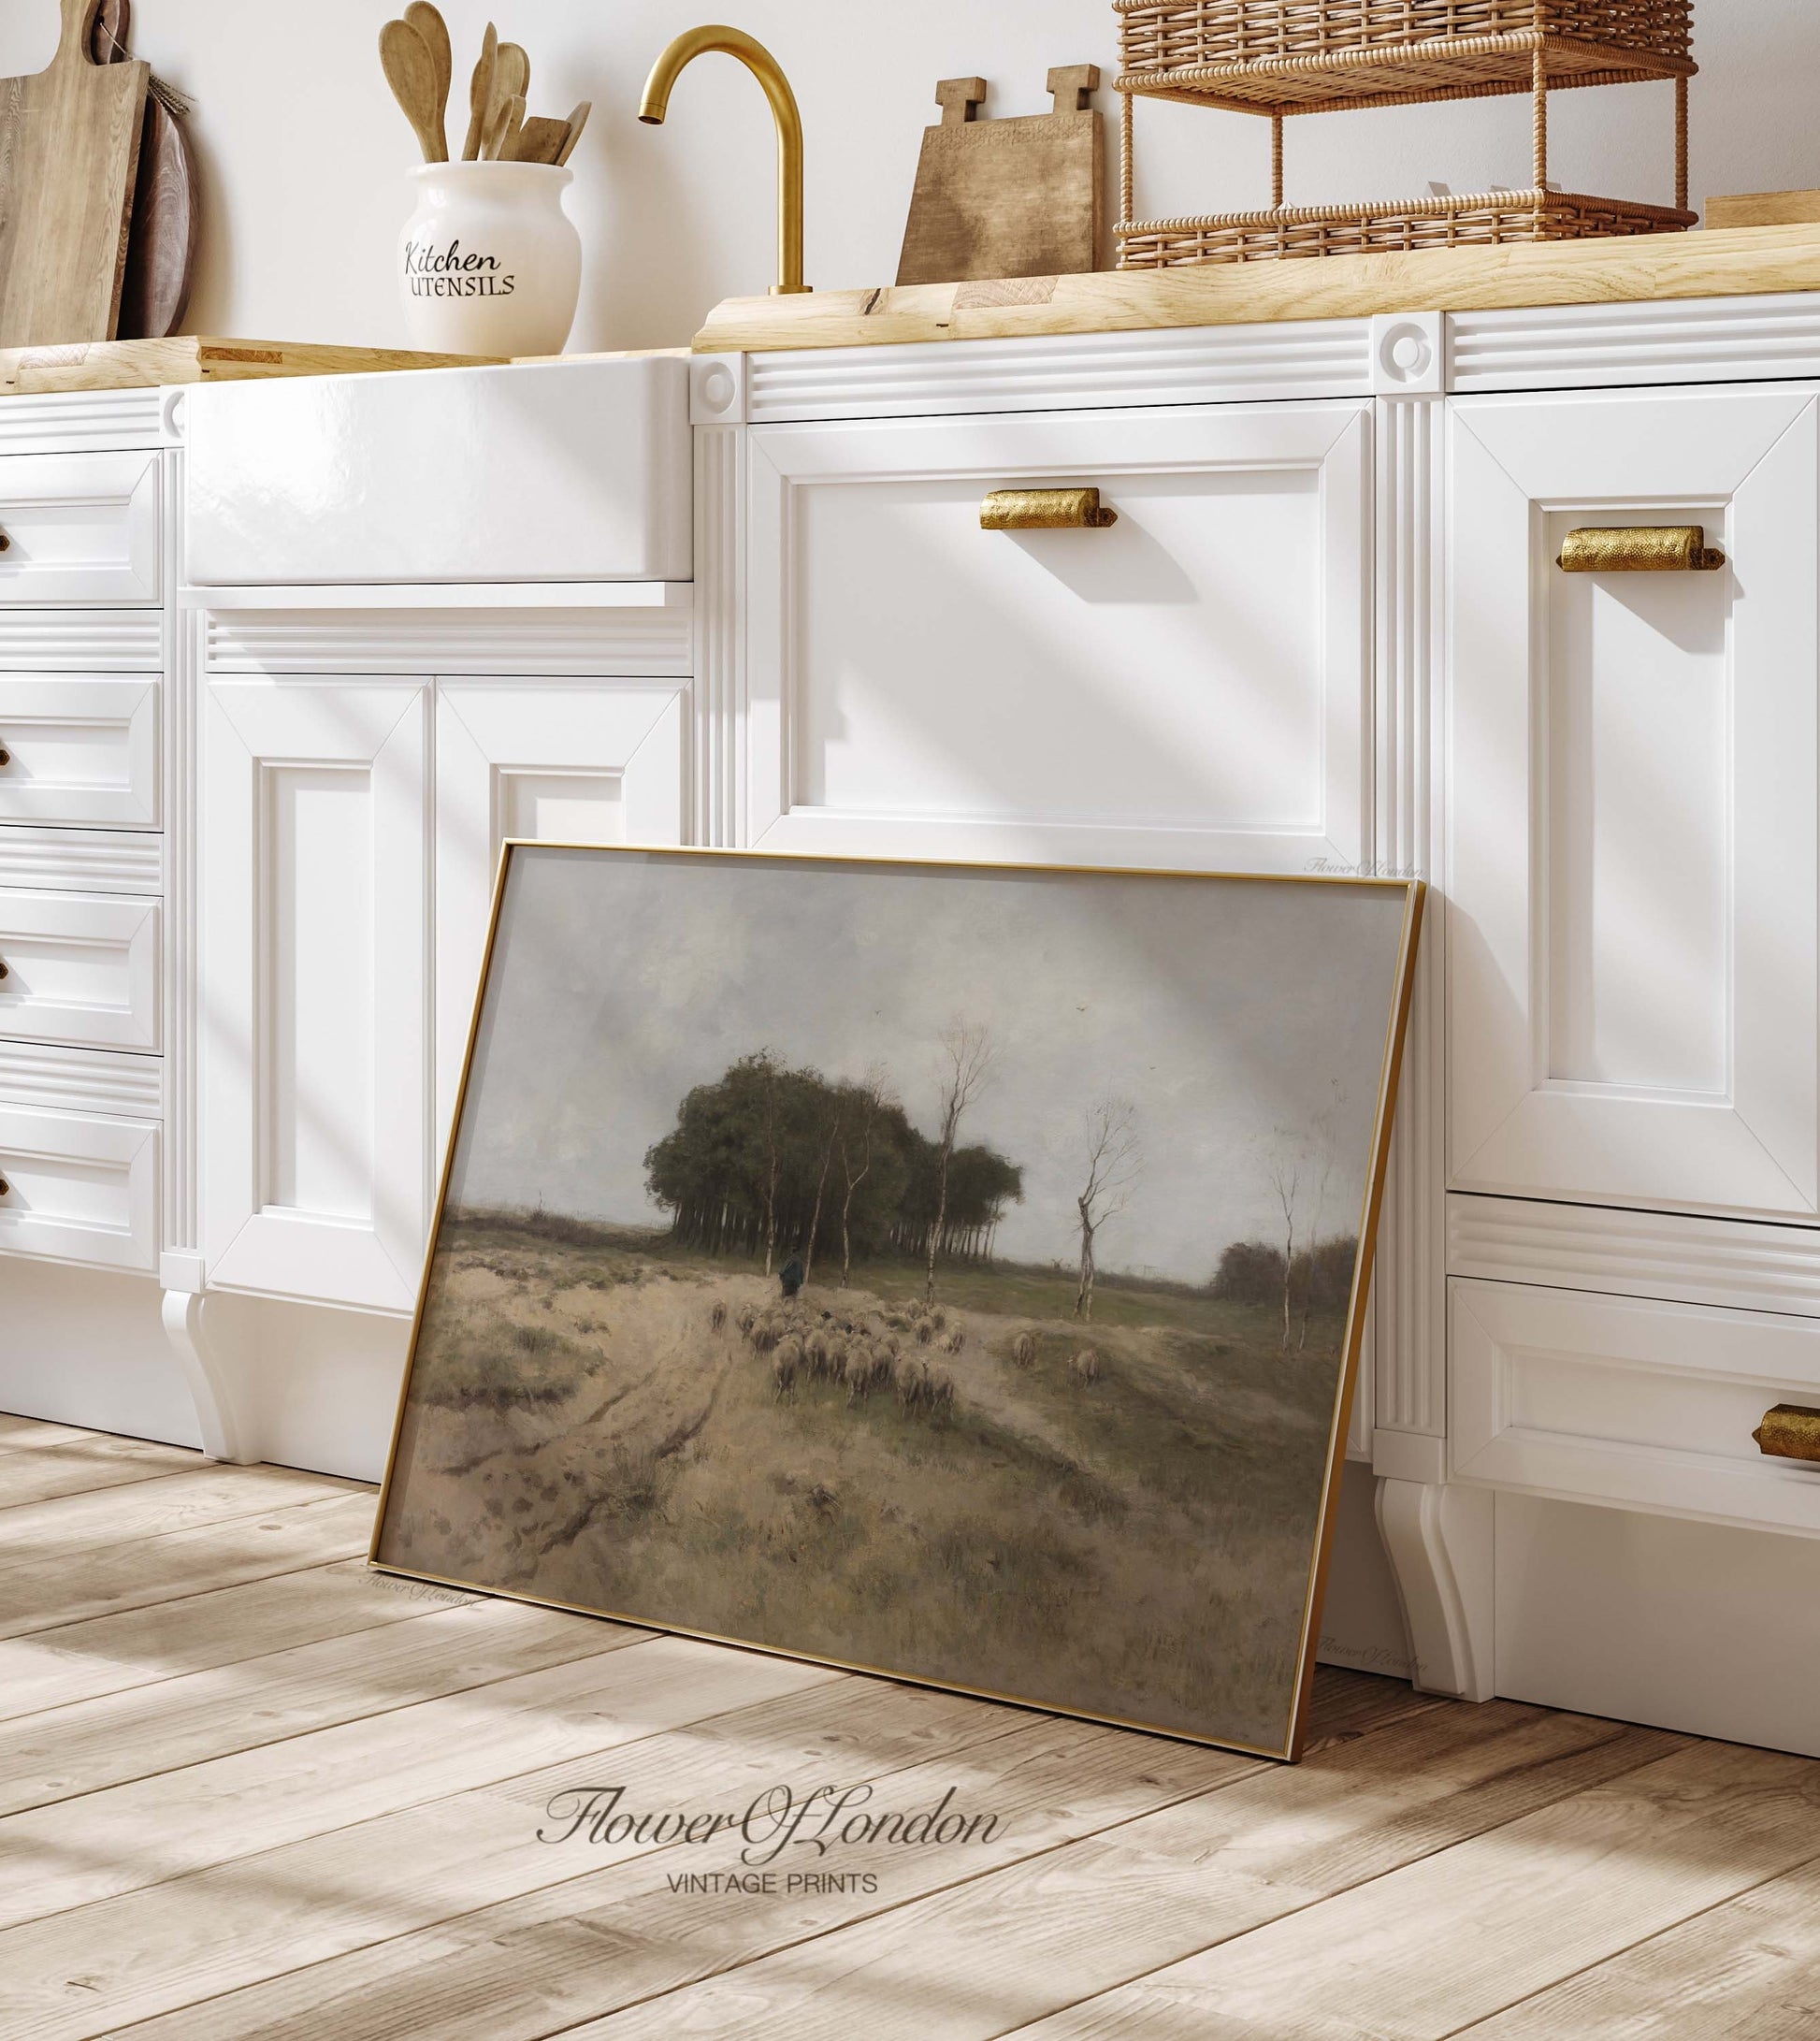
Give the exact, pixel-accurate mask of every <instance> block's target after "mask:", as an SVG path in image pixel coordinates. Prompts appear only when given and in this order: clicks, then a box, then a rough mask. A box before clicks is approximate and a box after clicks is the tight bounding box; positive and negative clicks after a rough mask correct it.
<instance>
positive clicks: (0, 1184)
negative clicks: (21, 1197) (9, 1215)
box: [0, 1177, 13, 1197]
mask: <svg viewBox="0 0 1820 2041" xmlns="http://www.w3.org/2000/svg"><path fill="white" fill-rule="evenodd" d="M12 1194H13V1187H12V1185H11V1184H10V1183H8V1182H7V1180H6V1178H5V1177H0V1197H10V1196H11V1195H12Z"/></svg>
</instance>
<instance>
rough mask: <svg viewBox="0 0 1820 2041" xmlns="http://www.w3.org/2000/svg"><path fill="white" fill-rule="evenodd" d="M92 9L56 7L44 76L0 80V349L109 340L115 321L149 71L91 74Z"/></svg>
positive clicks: (111, 69) (122, 68)
mask: <svg viewBox="0 0 1820 2041" xmlns="http://www.w3.org/2000/svg"><path fill="white" fill-rule="evenodd" d="M98 5H99V0H62V7H63V36H62V39H61V40H60V41H59V42H58V45H57V53H56V55H55V56H54V57H53V58H52V59H51V67H50V69H49V70H45V71H40V72H38V73H37V75H36V77H33V78H9V79H4V80H0V347H31V346H36V345H38V344H41V343H43V342H47V341H57V340H110V339H111V338H112V337H113V334H114V331H115V327H116V324H117V322H118V320H119V317H120V292H121V279H122V275H123V268H124V265H125V258H126V231H127V226H128V223H129V221H130V219H131V215H132V210H133V195H134V191H135V188H136V182H137V172H138V163H139V138H140V133H141V130H142V128H143V126H144V122H145V102H146V91H147V88H148V86H149V85H150V83H151V80H152V71H151V66H150V65H145V64H139V63H135V62H131V61H129V62H127V63H124V64H110V65H97V64H96V63H95V62H94V58H93V57H92V55H91V54H90V47H89V46H90V36H91V31H92V28H93V24H94V16H95V10H96V7H97V6H98Z"/></svg>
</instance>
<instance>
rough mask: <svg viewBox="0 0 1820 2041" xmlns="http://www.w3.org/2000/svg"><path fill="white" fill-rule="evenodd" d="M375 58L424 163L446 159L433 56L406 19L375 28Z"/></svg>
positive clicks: (446, 151) (447, 148)
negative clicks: (421, 154)
mask: <svg viewBox="0 0 1820 2041" xmlns="http://www.w3.org/2000/svg"><path fill="white" fill-rule="evenodd" d="M379 59H380V62H381V64H382V65H383V66H384V68H385V82H386V83H387V84H388V85H390V86H391V88H392V96H393V97H394V98H395V99H396V100H397V102H398V104H399V106H400V107H402V108H403V109H404V117H405V119H406V120H407V121H409V122H410V123H411V124H412V128H413V129H414V130H415V131H416V135H417V140H418V144H419V146H420V147H421V148H422V150H423V152H424V161H425V162H426V163H446V162H447V161H448V160H449V143H448V138H447V136H446V135H444V134H443V133H442V131H441V118H440V116H439V111H438V106H437V97H436V59H435V58H434V57H432V56H431V55H430V53H429V46H428V44H426V42H425V40H424V38H423V37H422V36H420V35H419V34H418V33H417V31H416V30H415V29H414V28H412V25H411V23H410V22H386V24H385V26H384V27H383V28H382V29H381V30H380V32H379Z"/></svg>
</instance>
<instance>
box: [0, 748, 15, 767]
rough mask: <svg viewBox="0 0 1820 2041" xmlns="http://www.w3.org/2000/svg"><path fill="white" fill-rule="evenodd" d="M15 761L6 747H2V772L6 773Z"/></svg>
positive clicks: (0, 765) (0, 764) (0, 762)
mask: <svg viewBox="0 0 1820 2041" xmlns="http://www.w3.org/2000/svg"><path fill="white" fill-rule="evenodd" d="M12 761H13V755H12V753H11V752H10V751H8V750H7V747H6V745H0V772H5V771H6V769H7V766H9V765H10V764H11V763H12Z"/></svg>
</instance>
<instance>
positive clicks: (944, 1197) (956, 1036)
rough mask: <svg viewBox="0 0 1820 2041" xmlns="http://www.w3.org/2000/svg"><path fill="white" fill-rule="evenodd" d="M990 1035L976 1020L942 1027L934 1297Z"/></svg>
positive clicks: (928, 1293) (988, 1060) (930, 1289)
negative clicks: (963, 1141)
mask: <svg viewBox="0 0 1820 2041" xmlns="http://www.w3.org/2000/svg"><path fill="white" fill-rule="evenodd" d="M993 1054H994V1051H993V1048H992V1041H991V1037H990V1035H989V1034H988V1033H987V1031H986V1029H985V1028H984V1027H983V1026H982V1025H981V1024H980V1023H979V1022H977V1021H961V1020H959V1019H957V1020H954V1021H949V1022H948V1024H947V1026H946V1028H944V1029H943V1030H942V1055H941V1063H940V1069H941V1075H942V1135H941V1159H940V1162H939V1165H938V1166H937V1174H936V1189H935V1222H934V1223H933V1225H932V1226H931V1227H930V1229H929V1272H928V1278H927V1281H926V1282H925V1284H924V1288H923V1295H924V1296H925V1297H927V1298H928V1299H929V1301H930V1302H932V1303H933V1301H934V1298H935V1256H936V1253H937V1252H938V1251H939V1249H940V1247H941V1244H942V1235H943V1232H944V1230H945V1229H946V1225H947V1220H948V1169H949V1166H950V1165H952V1163H953V1161H954V1151H955V1146H956V1141H957V1137H958V1136H959V1135H960V1132H961V1120H962V1119H963V1117H964V1116H965V1114H966V1112H967V1108H968V1107H970V1106H971V1105H972V1104H973V1103H974V1101H975V1099H976V1098H977V1097H978V1096H979V1093H980V1092H981V1090H982V1089H983V1087H984V1086H985V1083H986V1080H987V1078H988V1077H989V1075H990V1073H991V1068H992V1058H993Z"/></svg>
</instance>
